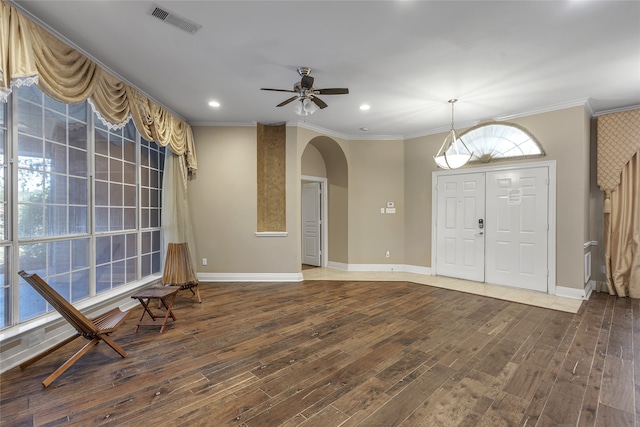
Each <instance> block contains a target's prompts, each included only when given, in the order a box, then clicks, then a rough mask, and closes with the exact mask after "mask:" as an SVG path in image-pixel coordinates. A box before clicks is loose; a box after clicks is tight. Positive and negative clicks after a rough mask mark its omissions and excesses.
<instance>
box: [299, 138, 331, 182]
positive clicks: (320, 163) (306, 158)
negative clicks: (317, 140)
mask: <svg viewBox="0 0 640 427" xmlns="http://www.w3.org/2000/svg"><path fill="white" fill-rule="evenodd" d="M300 171H301V174H302V175H307V176H317V177H321V178H326V177H327V165H326V164H325V162H324V157H322V154H321V153H320V151H319V150H318V149H317V148H316V147H315V146H314V145H313V144H307V146H306V148H305V149H304V152H303V153H302V159H301V160H300Z"/></svg>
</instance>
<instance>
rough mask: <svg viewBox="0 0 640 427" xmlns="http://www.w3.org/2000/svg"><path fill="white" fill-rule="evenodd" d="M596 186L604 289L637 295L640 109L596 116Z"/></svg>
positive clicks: (639, 276)
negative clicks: (601, 204)
mask: <svg viewBox="0 0 640 427" xmlns="http://www.w3.org/2000/svg"><path fill="white" fill-rule="evenodd" d="M598 185H599V186H600V188H601V189H602V190H603V191H605V208H604V256H605V267H606V280H607V288H608V291H609V293H610V294H612V295H618V296H630V297H632V298H640V110H631V111H623V112H619V113H613V114H607V115H603V116H600V117H598Z"/></svg>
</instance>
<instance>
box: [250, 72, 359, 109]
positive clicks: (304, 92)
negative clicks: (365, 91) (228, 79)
mask: <svg viewBox="0 0 640 427" xmlns="http://www.w3.org/2000/svg"><path fill="white" fill-rule="evenodd" d="M309 73H311V68H309V67H298V74H299V75H300V81H299V82H296V83H295V84H294V85H293V90H287V89H270V88H264V87H263V88H260V90H270V91H275V92H290V93H295V94H296V95H294V96H292V97H291V98H288V99H285V100H284V101H282V102H281V103H280V104H278V105H276V107H282V106H284V105H287V104H289V103H290V102H293V101H300V103H297V102H296V103H295V104H294V112H295V113H296V114H297V115H299V116H308V115H311V114H313V113H315V112H316V111H318V110H321V109H323V108H327V107H328V105H327V103H326V102H324V101H323V100H322V99H320V98H318V97H317V95H346V94H348V93H349V89H347V88H328V89H315V88H314V87H313V82H314V78H313V77H312V76H310V75H309Z"/></svg>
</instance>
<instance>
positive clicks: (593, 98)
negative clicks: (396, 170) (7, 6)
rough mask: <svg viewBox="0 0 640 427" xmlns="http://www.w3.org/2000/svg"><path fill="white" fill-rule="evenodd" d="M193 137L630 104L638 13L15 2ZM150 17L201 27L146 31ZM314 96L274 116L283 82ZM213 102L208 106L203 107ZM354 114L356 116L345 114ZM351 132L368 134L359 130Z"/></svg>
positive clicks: (397, 128) (639, 35)
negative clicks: (308, 108) (316, 102)
mask: <svg viewBox="0 0 640 427" xmlns="http://www.w3.org/2000/svg"><path fill="white" fill-rule="evenodd" d="M12 3H13V4H14V5H17V6H18V7H19V8H20V9H22V10H23V11H26V12H28V13H29V14H31V15H32V17H36V18H37V19H39V20H41V21H43V22H45V23H46V24H47V25H48V26H49V27H50V29H53V30H55V31H56V32H57V33H58V34H59V35H61V36H63V37H64V38H66V41H67V42H71V43H72V44H73V45H74V46H75V47H77V48H79V49H80V50H81V51H83V52H85V53H86V54H88V55H89V56H90V57H92V58H93V59H94V60H96V61H97V62H99V63H100V64H101V65H102V66H103V67H105V68H107V69H108V70H109V71H111V72H112V73H114V74H115V75H117V76H118V77H120V78H122V79H123V80H125V81H126V82H128V83H129V84H131V85H133V86H135V87H137V88H138V89H140V90H141V91H143V92H144V93H146V94H147V95H148V96H150V97H151V98H153V99H154V100H156V101H157V102H159V103H160V104H162V105H164V106H165V107H167V108H168V109H170V110H171V111H173V112H174V113H175V114H177V115H178V116H180V117H181V118H183V119H185V120H186V121H188V122H189V123H191V124H192V125H201V124H209V125H212V124H225V125H228V124H240V125H243V124H248V123H255V122H261V123H275V122H283V121H286V122H290V123H295V122H304V123H305V124H306V125H307V126H309V127H318V128H321V129H324V130H327V131H331V132H333V133H335V134H338V135H343V136H345V137H349V138H353V139H360V138H361V139H367V138H383V137H385V138H386V137H396V138H397V137H411V136H418V135H425V134H429V133H433V132H436V131H443V130H446V129H447V128H448V127H449V126H450V122H451V109H450V106H449V104H448V103H447V100H449V99H450V98H458V99H459V101H458V103H457V104H456V106H455V108H456V110H455V118H456V128H464V127H467V126H470V125H472V124H474V123H476V122H478V121H480V120H487V119H500V118H508V117H512V116H517V115H523V114H531V113H536V112H542V111H547V110H553V109H557V108H564V107H569V106H574V105H585V104H586V105H587V108H589V109H590V111H591V112H592V113H594V114H596V115H597V114H598V113H601V112H609V111H612V110H616V109H625V108H628V107H631V106H640V2H638V1H626V2H622V1H594V0H591V1H590V0H582V1H580V0H573V1H569V0H567V1H417V0H404V1H400V0H397V1H268V0H262V1H157V2H155V3H154V2H152V1H100V0H93V1H82V2H80V1H59V0H40V1H35V0H33V1H32V0H28V1H14V2H12ZM153 4H157V5H158V6H160V7H162V8H163V9H165V10H167V11H169V12H172V13H174V14H176V15H178V16H181V17H183V18H186V19H188V20H191V21H194V22H195V23H197V24H200V25H202V28H201V29H200V30H199V31H198V32H197V33H196V34H194V35H192V34H189V33H187V32H184V31H182V30H180V29H178V28H176V27H174V26H171V25H169V24H167V23H166V22H162V21H160V20H158V19H157V18H154V17H151V16H150V15H149V11H150V10H151V8H152V5H153ZM299 66H308V67H311V68H312V72H311V75H312V76H314V77H315V87H316V88H329V87H348V88H349V90H350V94H348V95H328V96H321V98H322V99H323V100H324V101H325V102H327V103H328V104H329V107H328V108H326V109H324V110H320V111H318V112H316V113H315V114H313V115H312V116H309V117H307V118H305V119H303V118H301V117H299V116H296V115H295V114H294V113H293V109H292V108H291V107H290V106H285V107H280V108H276V105H277V104H278V103H280V102H281V101H283V100H284V99H286V98H288V97H289V96H290V95H292V94H288V93H282V92H267V91H261V90H260V88H261V87H270V88H282V89H292V88H293V84H294V83H295V82H297V81H299V80H300V77H299V76H298V74H297V72H296V69H297V67H299ZM213 99H215V100H218V101H219V102H220V103H221V106H220V107H219V108H217V109H213V108H211V107H209V106H208V105H207V103H208V102H209V101H210V100H213ZM363 103H367V104H369V105H370V106H371V109H370V110H369V111H366V112H363V111H360V110H359V106H360V105H361V104H363ZM363 127H366V128H368V131H366V132H365V131H361V130H360V128H363Z"/></svg>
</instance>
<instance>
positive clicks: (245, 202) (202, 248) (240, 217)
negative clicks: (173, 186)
mask: <svg viewBox="0 0 640 427" xmlns="http://www.w3.org/2000/svg"><path fill="white" fill-rule="evenodd" d="M289 132H290V130H289V128H287V164H286V170H287V182H286V187H287V200H286V204H287V232H288V236H287V237H256V235H255V232H256V227H257V217H256V212H257V201H256V197H257V193H256V191H257V183H256V180H257V175H256V160H257V157H256V156H257V155H256V149H257V147H256V128H255V127H194V128H193V133H194V138H195V141H196V151H197V153H198V158H199V169H198V174H197V178H196V179H195V180H193V181H191V182H190V183H189V204H190V209H191V217H192V221H193V229H194V231H195V245H196V255H195V257H196V263H197V265H198V268H197V269H198V272H200V273H219V272H224V273H283V272H296V271H300V262H299V261H300V251H299V250H298V249H297V248H298V246H297V241H298V240H299V229H300V226H299V225H300V218H299V215H297V214H296V211H295V207H296V206H298V205H299V197H298V194H299V191H298V189H299V185H300V184H299V182H298V181H297V180H296V178H295V177H296V176H299V172H298V168H299V161H298V153H297V145H296V144H295V139H294V140H293V141H291V140H290V139H291V138H290V135H289ZM283 254H285V255H284V256H283ZM202 258H207V259H208V265H207V266H203V265H202V263H201V261H202Z"/></svg>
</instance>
